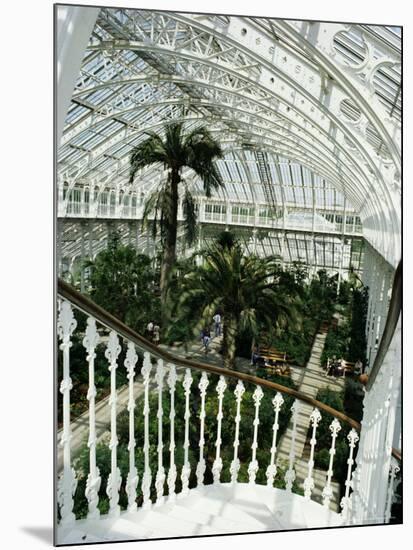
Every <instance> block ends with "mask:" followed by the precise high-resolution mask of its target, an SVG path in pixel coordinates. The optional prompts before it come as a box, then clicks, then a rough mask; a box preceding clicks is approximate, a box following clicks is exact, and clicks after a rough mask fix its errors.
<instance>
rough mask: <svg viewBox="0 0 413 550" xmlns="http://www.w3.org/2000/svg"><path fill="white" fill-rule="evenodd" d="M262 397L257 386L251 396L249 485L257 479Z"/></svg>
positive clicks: (260, 390) (259, 387)
mask: <svg viewBox="0 0 413 550" xmlns="http://www.w3.org/2000/svg"><path fill="white" fill-rule="evenodd" d="M263 395H264V392H263V391H262V388H261V386H257V387H256V389H255V391H254V393H253V396H252V398H253V400H254V403H255V418H254V438H253V441H252V445H251V449H252V458H251V462H250V463H249V466H248V475H249V482H250V483H255V478H256V477H257V472H258V460H257V447H258V426H259V425H260V418H259V410H260V404H261V400H262V397H263Z"/></svg>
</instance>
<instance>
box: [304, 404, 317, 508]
mask: <svg viewBox="0 0 413 550" xmlns="http://www.w3.org/2000/svg"><path fill="white" fill-rule="evenodd" d="M320 420H321V414H320V411H319V410H318V409H317V408H315V409H313V412H312V413H311V415H310V422H311V424H312V428H313V430H312V434H311V439H310V458H309V460H308V472H307V477H306V478H305V480H304V498H306V499H307V500H310V498H311V492H312V490H313V489H314V479H313V468H314V449H315V446H316V443H317V440H316V432H317V426H318V423H319V422H320Z"/></svg>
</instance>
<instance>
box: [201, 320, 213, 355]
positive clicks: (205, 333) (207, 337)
mask: <svg viewBox="0 0 413 550" xmlns="http://www.w3.org/2000/svg"><path fill="white" fill-rule="evenodd" d="M202 333H203V337H202V339H203V344H204V350H205V355H206V354H207V353H208V349H209V343H210V341H211V333H210V331H209V328H208V327H205V328H204V329H203V331H202Z"/></svg>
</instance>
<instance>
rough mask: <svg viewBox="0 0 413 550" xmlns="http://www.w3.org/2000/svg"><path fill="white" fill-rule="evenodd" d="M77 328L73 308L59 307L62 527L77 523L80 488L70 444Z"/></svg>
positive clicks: (69, 306) (58, 495)
mask: <svg viewBox="0 0 413 550" xmlns="http://www.w3.org/2000/svg"><path fill="white" fill-rule="evenodd" d="M76 326H77V322H76V319H75V317H74V315H73V310H72V306H71V305H70V304H69V302H67V301H66V300H62V301H61V303H60V311H59V316H58V319H57V334H58V336H59V338H60V339H61V341H62V343H61V344H60V349H61V350H62V352H63V380H62V382H61V384H60V393H61V394H62V395H63V433H62V437H61V440H60V445H61V446H62V447H63V473H62V474H61V476H60V478H59V480H58V485H57V500H58V503H59V507H60V508H59V510H60V517H61V520H60V521H61V523H62V524H63V525H68V524H70V523H73V522H74V521H75V515H74V513H73V495H74V494H75V491H76V487H77V480H76V473H75V471H74V469H73V468H72V463H71V451H70V440H71V438H72V430H71V427H70V390H71V389H72V380H71V378H70V348H71V346H72V342H71V336H72V334H73V332H74V330H75V328H76Z"/></svg>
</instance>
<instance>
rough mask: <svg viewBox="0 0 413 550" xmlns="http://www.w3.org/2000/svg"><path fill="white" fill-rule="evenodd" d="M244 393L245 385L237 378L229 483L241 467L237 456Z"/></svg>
mask: <svg viewBox="0 0 413 550" xmlns="http://www.w3.org/2000/svg"><path fill="white" fill-rule="evenodd" d="M244 393H245V387H244V384H243V383H242V382H241V380H238V382H237V385H236V387H235V390H234V395H235V397H236V400H237V412H236V414H235V436H234V444H233V446H234V458H233V460H232V462H231V466H230V468H229V471H230V474H231V483H236V482H237V478H238V472H239V469H240V467H241V463H240V461H239V458H238V447H239V423H240V421H241V400H242V396H243V395H244Z"/></svg>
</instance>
